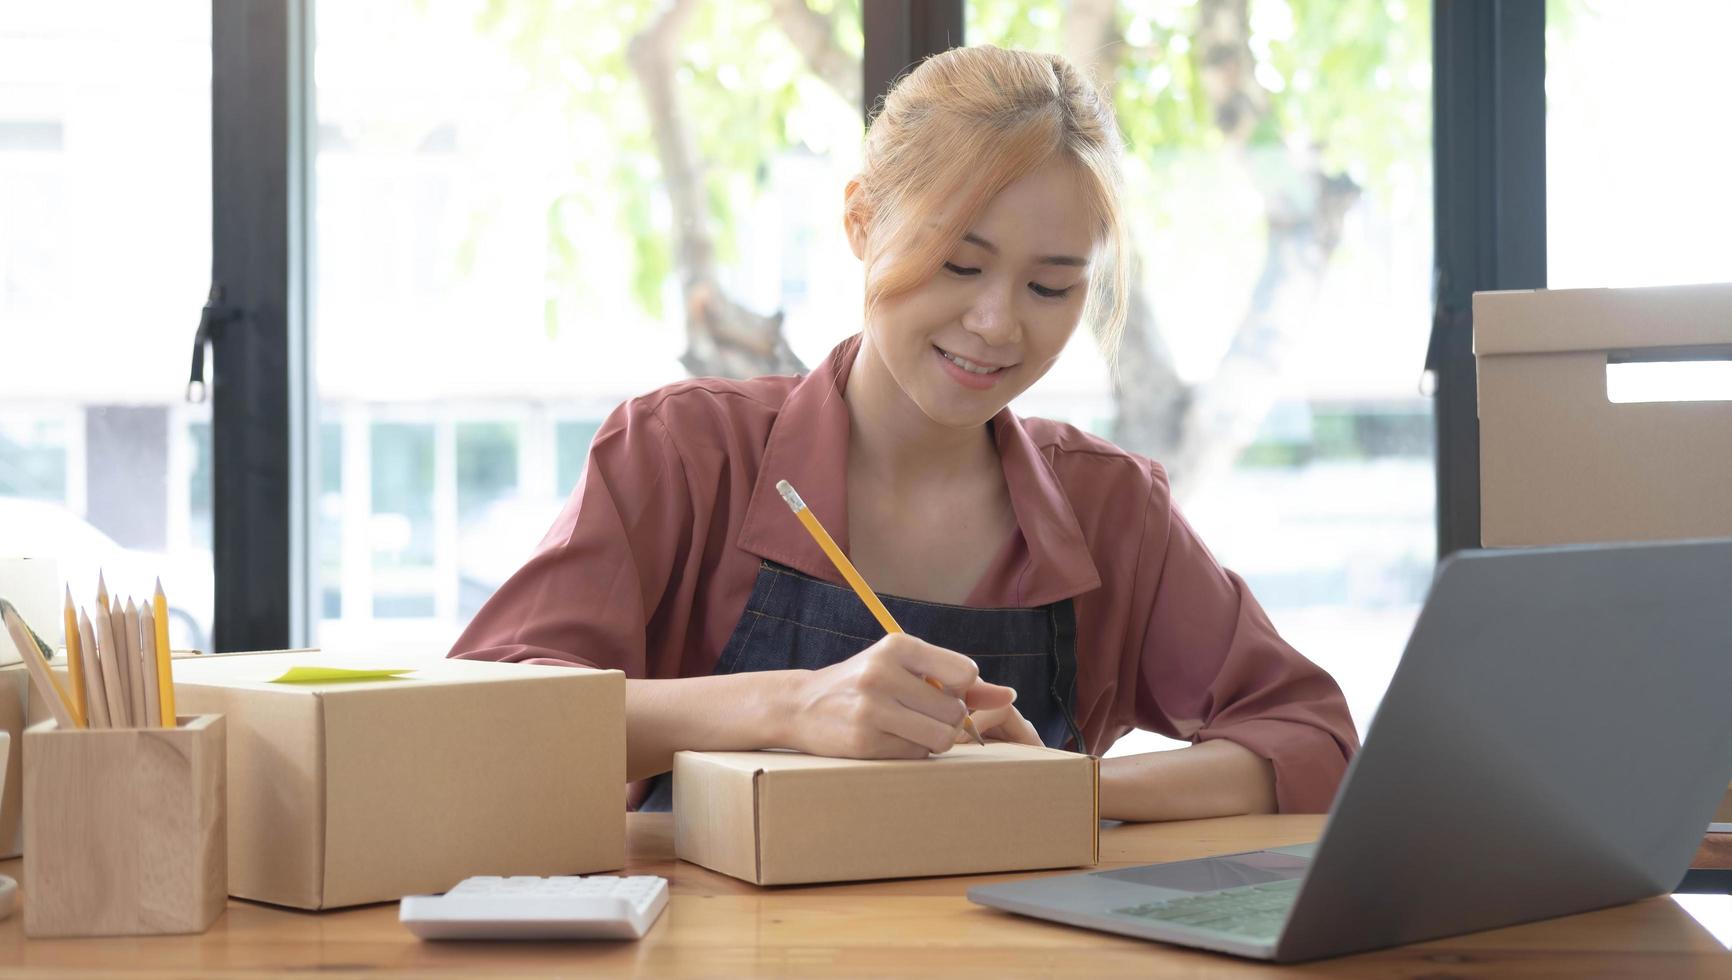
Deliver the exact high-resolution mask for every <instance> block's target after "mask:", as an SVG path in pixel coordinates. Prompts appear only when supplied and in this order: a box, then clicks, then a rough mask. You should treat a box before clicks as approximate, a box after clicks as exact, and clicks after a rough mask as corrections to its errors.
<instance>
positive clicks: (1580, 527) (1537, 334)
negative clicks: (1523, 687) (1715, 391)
mask: <svg viewBox="0 0 1732 980" xmlns="http://www.w3.org/2000/svg"><path fill="white" fill-rule="evenodd" d="M1473 321H1474V337H1473V344H1474V354H1475V356H1476V358H1477V360H1478V367H1479V425H1480V539H1481V542H1482V543H1483V544H1484V545H1486V546H1487V547H1497V546H1509V545H1549V544H1573V543H1580V542H1589V541H1656V540H1665V539H1671V538H1707V537H1727V536H1732V491H1729V490H1728V488H1729V487H1732V401H1688V402H1684V401H1677V402H1634V403H1623V404H1619V403H1614V402H1612V401H1611V400H1610V399H1609V398H1608V396H1607V388H1606V385H1607V381H1606V377H1607V366H1608V364H1616V363H1619V362H1634V361H1672V360H1701V359H1707V358H1713V359H1724V358H1729V357H1732V284H1725V285H1708V286H1677V287H1662V288H1651V289H1564V290H1525V291H1511V292H1491V293H1475V294H1474V297H1473Z"/></svg>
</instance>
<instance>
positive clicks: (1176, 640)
mask: <svg viewBox="0 0 1732 980" xmlns="http://www.w3.org/2000/svg"><path fill="white" fill-rule="evenodd" d="M1150 507H1151V513H1150V515H1149V528H1148V534H1149V535H1150V539H1149V540H1147V541H1146V542H1145V548H1146V549H1152V550H1150V551H1148V552H1146V553H1148V554H1154V555H1162V556H1164V558H1162V559H1161V571H1160V576H1159V578H1158V580H1157V585H1156V592H1155V597H1154V604H1153V610H1152V614H1151V616H1150V622H1149V628H1148V632H1147V638H1146V641H1145V643H1144V646H1143V652H1142V660H1141V664H1140V669H1139V671H1138V675H1139V679H1138V684H1137V694H1136V720H1137V724H1138V726H1139V727H1142V728H1146V729H1149V730H1151V731H1156V732H1160V733H1162V734H1165V735H1168V736H1170V737H1173V738H1183V739H1188V740H1190V741H1192V742H1205V741H1208V740H1210V739H1216V738H1225V739H1230V740H1232V741H1234V742H1237V743H1239V744H1240V745H1243V746H1245V747H1246V748H1248V749H1250V750H1251V751H1252V752H1255V753H1257V755H1259V756H1261V757H1263V758H1265V759H1268V760H1269V761H1270V762H1271V763H1272V764H1273V765H1274V768H1275V796H1276V803H1277V806H1278V807H1279V809H1280V811H1281V812H1282V813H1321V812H1325V811H1327V810H1328V809H1329V804H1330V802H1331V801H1332V800H1333V799H1334V797H1335V791H1336V789H1337V788H1338V787H1339V786H1340V784H1341V778H1342V776H1343V775H1344V774H1345V772H1346V769H1347V762H1348V760H1349V759H1350V758H1352V756H1353V754H1354V753H1355V752H1356V751H1358V749H1359V738H1358V735H1357V733H1356V732H1355V731H1354V727H1353V719H1352V717H1351V716H1350V715H1349V714H1348V712H1347V700H1346V698H1344V697H1343V696H1342V694H1341V688H1340V687H1339V686H1337V685H1336V683H1335V680H1334V678H1332V677H1330V676H1329V674H1328V673H1327V672H1325V671H1324V670H1323V669H1322V668H1320V667H1318V666H1317V665H1316V664H1314V663H1312V662H1311V661H1309V660H1307V659H1305V657H1304V656H1303V655H1301V654H1300V653H1299V651H1297V650H1295V649H1293V647H1291V646H1289V645H1288V644H1287V642H1286V641H1285V640H1283V639H1281V636H1280V634H1279V633H1277V632H1276V631H1275V627H1274V625H1273V624H1272V623H1271V622H1270V621H1269V617H1268V616H1267V615H1266V614H1265V613H1264V611H1263V607H1262V606H1261V605H1259V604H1258V602H1257V600H1256V598H1255V597H1253V596H1252V595H1251V591H1250V589H1249V588H1247V587H1246V585H1245V581H1244V580H1243V579H1241V578H1240V577H1239V576H1238V575H1235V574H1234V573H1232V572H1230V571H1228V570H1227V569H1225V568H1223V567H1221V565H1220V564H1219V563H1218V562H1216V561H1215V558H1214V556H1213V555H1211V554H1210V553H1209V550H1208V549H1207V548H1206V547H1204V545H1203V542H1202V541H1201V540H1200V539H1199V538H1198V537H1197V533H1196V531H1194V530H1193V529H1192V528H1191V526H1190V524H1188V523H1187V522H1186V521H1185V519H1184V517H1183V516H1182V515H1180V514H1179V512H1178V511H1177V509H1176V508H1175V507H1173V506H1172V504H1171V500H1170V497H1169V496H1168V495H1167V493H1166V484H1165V481H1164V480H1157V481H1156V487H1155V491H1154V494H1153V495H1152V496H1151V499H1150Z"/></svg>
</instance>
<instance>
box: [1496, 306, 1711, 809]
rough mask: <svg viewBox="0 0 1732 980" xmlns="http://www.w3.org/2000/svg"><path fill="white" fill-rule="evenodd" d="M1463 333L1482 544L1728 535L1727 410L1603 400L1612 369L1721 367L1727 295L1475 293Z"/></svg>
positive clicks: (1695, 404) (1695, 403) (1674, 403)
mask: <svg viewBox="0 0 1732 980" xmlns="http://www.w3.org/2000/svg"><path fill="white" fill-rule="evenodd" d="M1473 323H1474V330H1473V349H1474V355H1475V357H1476V359H1477V362H1478V367H1479V439H1480V541H1481V543H1482V544H1483V545H1485V546H1486V547H1507V546H1531V545H1558V544H1579V543H1585V542H1597V541H1662V540H1670V539H1679V538H1714V537H1732V401H1657V402H1623V403H1618V402H1613V401H1612V400H1611V397H1610V392H1609V390H1608V385H1609V382H1608V370H1609V369H1610V368H1611V366H1612V365H1616V364H1620V363H1635V362H1656V361H1699V360H1705V359H1713V360H1726V359H1732V283H1727V284H1718V285H1701V286H1662V287H1653V288H1645V289H1557V290H1512V291H1508V292H1488V293H1475V294H1474V296H1473ZM1728 597H1729V601H1732V585H1729V586H1728ZM1721 810H1722V812H1732V787H1728V789H1727V792H1726V796H1725V798H1724V800H1723V801H1722V803H1721Z"/></svg>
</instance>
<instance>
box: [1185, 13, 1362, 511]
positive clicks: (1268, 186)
mask: <svg viewBox="0 0 1732 980" xmlns="http://www.w3.org/2000/svg"><path fill="white" fill-rule="evenodd" d="M1247 6H1248V4H1247V0H1203V2H1202V4H1201V6H1200V7H1199V8H1198V17H1197V30H1196V35H1195V39H1194V43H1193V44H1192V50H1193V51H1194V52H1196V58H1197V69H1198V75H1199V77H1200V78H1201V81H1202V87H1203V91H1204V94H1205V96H1206V97H1207V98H1208V100H1209V106H1210V111H1211V112H1212V113H1213V115H1214V119H1215V126H1216V128H1217V129H1219V130H1220V131H1221V134H1222V135H1223V136H1225V137H1226V138H1227V141H1228V144H1229V145H1230V146H1232V147H1233V148H1234V149H1235V150H1236V151H1237V152H1238V153H1239V154H1240V155H1241V157H1242V158H1244V159H1245V163H1246V165H1247V169H1248V170H1249V171H1250V172H1251V174H1252V175H1253V180H1254V181H1255V182H1256V184H1257V189H1258V191H1259V193H1260V194H1261V195H1262V197H1263V209H1264V216H1265V221H1266V225H1267V229H1268V239H1267V242H1266V244H1265V246H1264V250H1263V268H1262V271H1261V272H1260V273H1259V274H1258V277H1257V285H1256V286H1255V288H1254V289H1253V290H1252V294H1251V303H1250V306H1249V308H1248V309H1247V311H1246V313H1245V318H1244V319H1243V320H1242V321H1240V323H1239V327H1238V329H1237V330H1236V331H1235V332H1234V335H1233V340H1232V343H1231V344H1230V345H1229V346H1228V349H1227V354H1226V356H1225V357H1224V358H1223V359H1222V360H1221V364H1220V367H1219V368H1218V369H1217V370H1216V372H1215V375H1214V376H1213V377H1212V378H1210V379H1209V381H1208V382H1207V383H1205V384H1203V385H1201V386H1200V388H1199V390H1198V391H1197V392H1196V394H1195V397H1194V398H1193V399H1192V402H1191V405H1190V411H1189V412H1188V413H1187V417H1186V418H1185V421H1184V424H1183V426H1182V427H1181V430H1180V438H1179V443H1178V445H1177V446H1176V447H1175V451H1174V452H1173V453H1172V455H1171V456H1170V457H1169V459H1168V460H1167V462H1168V468H1169V469H1170V470H1171V471H1172V472H1173V473H1175V474H1177V476H1175V479H1174V486H1175V489H1176V490H1177V492H1178V496H1179V499H1180V501H1181V502H1183V501H1184V500H1186V499H1190V498H1193V497H1195V496H1196V495H1197V494H1198V493H1200V492H1201V490H1202V489H1203V488H1206V487H1207V486H1208V485H1209V484H1210V483H1211V482H1212V481H1214V480H1215V479H1217V478H1219V477H1220V476H1223V475H1225V473H1226V472H1227V471H1229V470H1230V469H1231V468H1232V465H1233V462H1234V461H1235V460H1237V459H1238V457H1239V453H1240V452H1242V451H1243V450H1244V448H1245V447H1246V446H1247V445H1249V444H1250V443H1251V441H1252V440H1253V439H1255V438H1256V435H1257V430H1258V428H1259V427H1261V425H1262V422H1263V419H1264V417H1265V416H1267V415H1268V413H1269V408H1270V406H1271V405H1273V404H1274V402H1275V399H1276V397H1277V396H1278V395H1279V394H1280V393H1281V392H1280V387H1279V381H1280V377H1281V371H1282V368H1283V367H1284V366H1285V365H1287V364H1290V363H1291V362H1292V356H1291V355H1292V351H1293V348H1294V347H1295V346H1296V345H1297V341H1298V338H1299V336H1300V334H1301V333H1302V332H1303V330H1304V328H1305V327H1306V326H1307V324H1308V322H1309V321H1310V319H1311V313H1312V309H1313V306H1314V305H1315V301H1316V298H1317V293H1318V290H1319V289H1320V288H1321V287H1322V284H1323V276H1324V273H1325V272H1326V271H1327V270H1328V267H1329V260H1330V258H1331V257H1332V256H1333V255H1334V254H1335V247H1336V246H1337V245H1338V244H1339V243H1340V241H1341V228H1342V224H1343V222H1344V220H1345V219H1346V216H1347V212H1348V211H1350V210H1352V208H1353V205H1354V204H1356V203H1357V202H1358V200H1359V195H1360V187H1359V185H1358V184H1356V183H1354V182H1353V181H1352V180H1351V179H1350V178H1348V177H1347V176H1346V175H1345V174H1333V175H1332V174H1326V173H1324V172H1323V169H1322V165H1321V163H1320V161H1319V160H1318V158H1317V154H1316V153H1315V152H1314V151H1313V149H1312V148H1311V147H1306V146H1298V145H1295V144H1294V143H1293V142H1291V141H1277V140H1266V141H1263V147H1262V148H1253V146H1252V139H1253V137H1254V136H1255V135H1256V134H1257V133H1258V131H1259V128H1260V127H1263V126H1264V124H1265V123H1266V122H1267V121H1268V116H1269V108H1270V99H1269V92H1268V90H1266V89H1264V88H1263V86H1262V84H1261V83H1260V82H1258V81H1257V77H1256V67H1257V65H1256V59H1255V57H1254V56H1253V55H1252V53H1251V46H1250V31H1251V27H1250V14H1249V11H1248V9H1247Z"/></svg>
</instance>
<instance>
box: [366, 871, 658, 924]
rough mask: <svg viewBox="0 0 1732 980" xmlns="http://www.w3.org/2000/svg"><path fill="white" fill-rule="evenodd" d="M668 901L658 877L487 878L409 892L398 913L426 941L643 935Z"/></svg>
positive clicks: (470, 879)
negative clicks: (436, 889)
mask: <svg viewBox="0 0 1732 980" xmlns="http://www.w3.org/2000/svg"><path fill="white" fill-rule="evenodd" d="M667 904H668V880H667V879H666V878H658V877H656V876H654V875H633V876H631V877H623V878H621V877H614V876H611V875H590V876H589V877H577V876H575V875H573V876H560V877H553V878H535V877H526V876H514V877H510V878H500V877H495V876H489V875H482V876H478V877H474V878H465V879H463V880H462V881H460V882H458V883H457V885H456V887H454V888H452V889H451V890H450V891H448V892H446V893H445V894H443V895H409V896H407V897H405V898H404V899H403V901H402V904H401V905H399V906H398V912H397V918H398V919H399V921H401V922H402V923H403V924H404V925H406V926H408V927H409V931H410V932H413V933H414V934H415V935H417V936H420V937H421V938H422V939H639V938H642V936H643V934H644V933H646V932H648V931H649V927H650V926H652V925H654V924H655V921H656V917H657V916H659V915H661V912H662V909H663V908H664V907H665V906H666V905H667Z"/></svg>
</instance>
